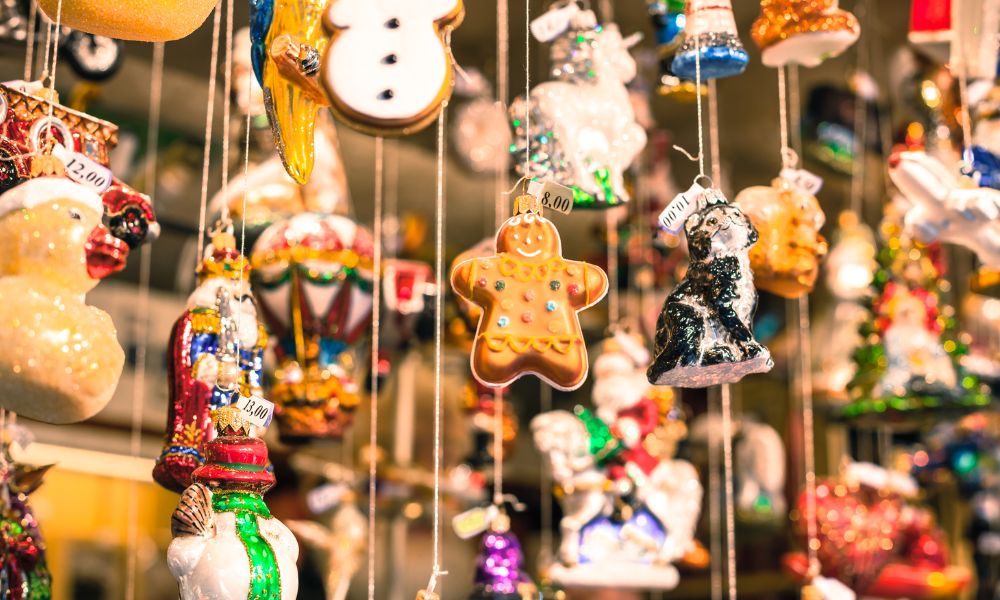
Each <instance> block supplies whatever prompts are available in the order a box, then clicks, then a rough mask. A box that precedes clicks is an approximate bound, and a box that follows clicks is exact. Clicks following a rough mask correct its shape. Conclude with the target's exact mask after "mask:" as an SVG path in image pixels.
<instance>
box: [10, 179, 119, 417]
mask: <svg viewBox="0 0 1000 600" xmlns="http://www.w3.org/2000/svg"><path fill="white" fill-rule="evenodd" d="M103 215H104V205H103V203H102V202H101V198H100V196H98V195H97V194H96V193H95V192H94V191H93V190H92V189H90V188H87V187H85V186H82V185H80V184H77V183H74V182H72V181H70V180H69V179H64V178H60V177H41V178H38V179H31V180H29V181H27V182H25V183H23V184H21V185H19V186H17V187H15V188H14V189H12V190H10V191H8V192H5V193H4V194H3V195H0V303H2V305H3V306H4V307H5V308H4V310H3V311H2V314H0V407H3V408H6V409H7V410H11V411H14V412H16V413H18V414H21V415H23V416H25V417H28V418H31V419H36V420H39V421H44V422H46V423H57V424H62V423H75V422H77V421H82V420H84V419H88V418H90V417H92V416H94V415H95V414H97V413H98V412H99V411H100V410H101V409H102V408H104V407H105V405H107V403H108V401H110V400H111V396H112V395H113V394H114V392H115V388H116V387H117V385H118V378H119V376H120V375H121V372H122V366H123V365H124V362H125V353H124V352H123V351H122V348H121V346H120V345H119V344H118V338H117V333H116V331H115V326H114V323H112V322H111V317H110V316H108V314H107V313H105V312H103V311H101V310H98V309H96V308H94V307H92V306H88V305H87V304H86V303H85V302H84V295H85V294H86V293H87V292H88V291H90V290H91V289H93V288H94V286H96V285H97V284H98V282H99V281H100V280H101V279H102V278H103V277H105V276H107V275H109V274H111V273H112V272H114V271H117V270H120V269H121V268H123V267H124V255H125V252H126V250H127V246H126V245H125V243H124V242H122V241H121V240H119V239H118V238H115V237H114V236H112V235H111V232H110V231H108V229H107V228H106V227H105V226H104V225H103V224H102V217H103Z"/></svg>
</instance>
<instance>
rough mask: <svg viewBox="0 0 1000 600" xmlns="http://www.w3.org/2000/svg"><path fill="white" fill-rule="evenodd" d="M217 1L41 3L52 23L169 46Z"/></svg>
mask: <svg viewBox="0 0 1000 600" xmlns="http://www.w3.org/2000/svg"><path fill="white" fill-rule="evenodd" d="M216 4H218V0H131V1H129V2H106V1H104V0H38V6H39V8H41V9H42V11H43V12H45V15H46V16H47V17H48V18H49V20H51V21H53V22H55V21H56V19H57V18H58V19H59V22H60V23H61V24H62V26H63V27H72V28H73V29H77V30H79V31H85V32H87V33H92V34H95V35H103V36H107V37H110V38H117V39H120V40H132V41H136V42H169V41H173V40H179V39H181V38H184V37H187V36H189V35H191V34H192V33H194V30H195V29H198V27H200V26H201V24H202V23H204V22H205V19H207V18H208V15H209V13H211V12H212V9H213V8H215V5H216Z"/></svg>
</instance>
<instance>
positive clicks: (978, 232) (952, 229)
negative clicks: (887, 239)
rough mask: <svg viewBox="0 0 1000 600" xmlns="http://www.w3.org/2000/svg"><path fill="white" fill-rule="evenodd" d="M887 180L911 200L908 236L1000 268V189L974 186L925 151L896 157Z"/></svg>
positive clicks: (901, 153)
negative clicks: (954, 248) (957, 247)
mask: <svg viewBox="0 0 1000 600" xmlns="http://www.w3.org/2000/svg"><path fill="white" fill-rule="evenodd" d="M889 177H890V178H891V179H892V183H893V185H895V186H896V187H897V188H898V189H899V191H900V192H902V194H903V196H904V198H905V199H906V200H907V201H908V202H909V205H910V207H909V209H908V210H907V211H906V216H905V217H904V224H905V226H906V230H907V232H908V233H910V234H911V235H913V236H914V237H916V238H917V239H918V240H920V241H921V242H924V243H930V242H933V241H936V240H940V241H942V242H947V243H952V244H959V245H961V246H965V247H966V248H968V249H970V250H972V251H973V252H975V253H976V255H977V256H978V257H979V259H980V260H981V261H983V263H984V264H985V265H986V266H988V267H993V268H1000V191H998V190H994V189H992V188H982V187H976V185H975V183H974V182H973V181H972V180H971V178H968V177H963V178H959V176H958V175H957V174H955V173H953V172H952V171H950V170H949V169H948V168H947V167H945V166H944V165H943V164H942V163H941V162H940V161H939V160H937V159H936V158H934V157H932V156H930V155H928V154H926V153H924V152H898V153H896V154H893V155H892V157H890V159H889Z"/></svg>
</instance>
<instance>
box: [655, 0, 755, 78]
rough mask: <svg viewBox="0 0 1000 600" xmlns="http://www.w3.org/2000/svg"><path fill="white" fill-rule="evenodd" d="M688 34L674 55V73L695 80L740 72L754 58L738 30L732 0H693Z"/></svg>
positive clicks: (686, 33) (686, 27) (688, 8)
mask: <svg viewBox="0 0 1000 600" xmlns="http://www.w3.org/2000/svg"><path fill="white" fill-rule="evenodd" d="M684 32H685V37H684V41H683V42H682V43H681V47H680V48H678V49H677V54H676V55H674V61H673V63H672V64H671V70H672V71H673V73H674V75H676V76H678V77H680V78H682V79H687V80H690V81H695V79H696V78H697V75H698V70H700V71H701V80H702V81H705V80H708V79H721V78H723V77H732V76H733V75H739V74H740V73H742V72H743V71H744V70H746V68H747V63H748V62H749V61H750V57H749V55H747V51H746V50H745V49H744V48H743V43H742V42H741V41H740V38H739V36H738V35H737V33H736V19H735V17H733V5H732V2H731V1H730V0H690V1H689V2H688V7H687V20H686V21H685V24H684Z"/></svg>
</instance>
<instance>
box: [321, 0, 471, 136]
mask: <svg viewBox="0 0 1000 600" xmlns="http://www.w3.org/2000/svg"><path fill="white" fill-rule="evenodd" d="M464 15H465V7H464V5H463V2H462V0H434V1H432V2H407V1H405V0H393V1H391V2H382V3H372V2H368V1H367V0H334V1H333V2H330V3H329V7H328V8H327V9H326V15H325V21H326V24H327V27H328V28H329V30H330V33H331V34H332V38H331V39H330V46H329V49H328V50H327V51H326V53H325V54H324V56H323V64H322V69H321V72H320V75H321V78H322V82H323V87H324V88H325V90H326V93H327V95H328V96H329V98H330V103H331V108H332V109H333V112H334V114H335V115H336V116H337V118H338V119H340V120H341V121H343V122H344V123H346V124H347V125H349V126H351V127H353V128H355V129H358V130H359V131H362V132H364V133H368V134H370V135H410V134H412V133H416V132H417V131H420V130H421V129H424V128H425V127H427V126H428V125H430V124H431V123H432V122H433V121H434V120H435V119H436V118H437V116H438V113H440V112H441V108H442V106H443V105H444V104H446V103H447V102H448V99H449V98H450V97H451V92H452V85H453V82H454V77H455V76H454V64H453V63H454V58H453V57H452V55H451V48H450V42H449V41H448V40H449V38H450V35H451V31H452V30H453V29H455V28H456V27H458V26H459V25H460V24H461V23H462V18H463V17H464Z"/></svg>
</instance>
